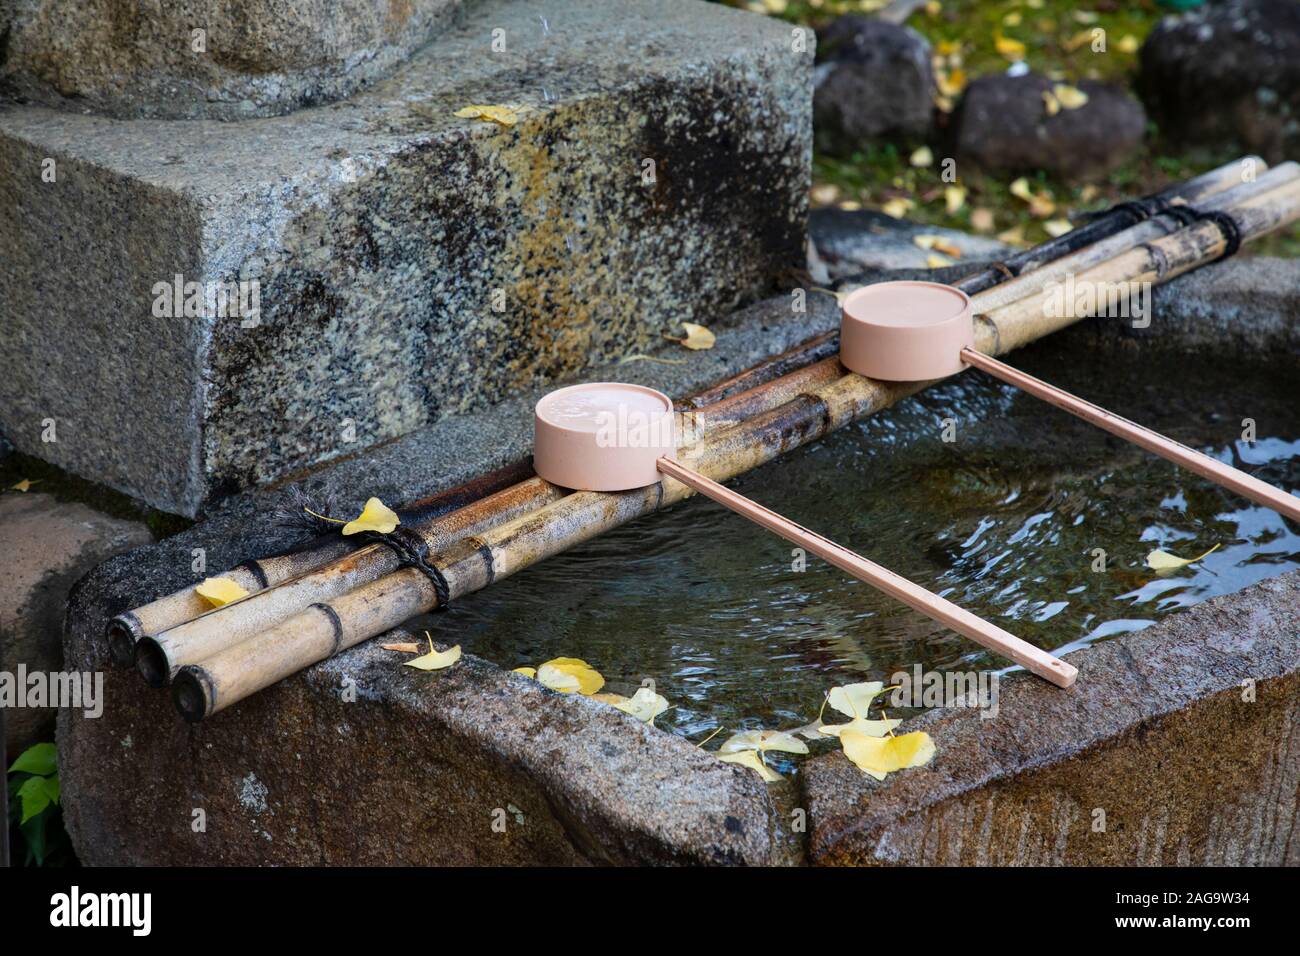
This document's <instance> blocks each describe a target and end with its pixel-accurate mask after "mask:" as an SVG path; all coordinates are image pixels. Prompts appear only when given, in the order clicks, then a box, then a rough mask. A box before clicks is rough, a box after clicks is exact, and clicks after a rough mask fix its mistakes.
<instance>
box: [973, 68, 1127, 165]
mask: <svg viewBox="0 0 1300 956" xmlns="http://www.w3.org/2000/svg"><path fill="white" fill-rule="evenodd" d="M1055 85H1056V84H1055V83H1054V82H1053V81H1052V80H1049V79H1048V78H1047V77H1044V76H1040V75H1038V74H1034V73H1029V74H1026V75H1024V76H1015V77H1013V76H1007V75H1005V74H999V75H995V76H982V77H980V78H978V79H976V80H974V81H972V82H971V84H970V85H969V86H968V87H967V88H966V91H965V93H964V94H963V96H962V98H961V102H960V103H959V104H958V107H957V110H956V112H955V113H954V115H953V123H952V128H951V130H952V137H953V146H954V149H955V151H956V153H957V157H958V161H959V162H963V163H965V162H969V163H971V164H973V165H975V166H977V167H979V168H980V169H982V170H984V171H985V172H990V173H1021V172H1032V171H1035V170H1044V171H1047V172H1050V173H1057V174H1059V175H1061V176H1063V177H1065V178H1067V179H1091V178H1094V177H1098V176H1102V175H1104V174H1105V173H1107V172H1109V171H1110V170H1112V169H1114V168H1116V167H1117V166H1120V165H1122V164H1123V163H1124V162H1125V161H1126V160H1127V159H1128V158H1129V157H1130V156H1131V155H1132V154H1133V153H1134V152H1135V151H1136V150H1137V148H1138V147H1139V145H1141V142H1142V137H1143V135H1144V134H1145V132H1146V114H1145V113H1144V112H1143V110H1142V105H1141V104H1140V103H1139V102H1138V101H1137V100H1135V99H1133V98H1132V97H1131V96H1129V95H1128V93H1127V92H1125V90H1124V89H1123V87H1120V86H1118V85H1116V84H1114V83H1102V82H1093V81H1084V82H1082V83H1079V84H1077V86H1078V88H1079V89H1080V90H1082V91H1083V92H1084V93H1087V94H1088V102H1087V103H1086V104H1085V105H1084V106H1082V107H1080V108H1078V109H1072V110H1067V109H1063V110H1061V111H1060V112H1059V113H1057V114H1056V115H1055V116H1048V115H1047V110H1046V106H1045V104H1044V100H1043V93H1044V92H1047V91H1050V90H1051V89H1052V87H1053V86H1055Z"/></svg>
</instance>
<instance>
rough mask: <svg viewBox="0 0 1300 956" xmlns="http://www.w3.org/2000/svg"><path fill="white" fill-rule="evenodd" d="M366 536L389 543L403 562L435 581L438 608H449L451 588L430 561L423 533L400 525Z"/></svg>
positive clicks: (367, 538)
mask: <svg viewBox="0 0 1300 956" xmlns="http://www.w3.org/2000/svg"><path fill="white" fill-rule="evenodd" d="M364 537H365V538H366V540H368V541H377V542H379V543H380V544H386V545H388V546H389V547H390V548H392V549H393V553H394V554H396V555H397V558H398V560H399V561H401V562H402V564H405V565H407V566H409V567H412V568H417V569H419V570H420V571H421V572H423V573H424V576H425V577H427V578H428V579H429V580H430V581H431V582H433V593H434V594H436V595H437V596H438V608H437V610H439V611H445V610H447V605H448V604H450V603H451V588H450V587H449V586H448V584H447V579H446V578H445V577H444V576H443V574H442V572H441V571H439V570H438V568H437V566H436V565H434V564H431V563H430V562H429V542H428V541H426V540H424V536H423V535H422V534H420V533H419V532H418V531H412V530H411V529H410V528H406V527H403V526H401V525H398V527H397V528H395V529H394V530H393V531H391V532H389V533H388V534H381V533H379V532H378V531H367V532H366V533H365V535H364Z"/></svg>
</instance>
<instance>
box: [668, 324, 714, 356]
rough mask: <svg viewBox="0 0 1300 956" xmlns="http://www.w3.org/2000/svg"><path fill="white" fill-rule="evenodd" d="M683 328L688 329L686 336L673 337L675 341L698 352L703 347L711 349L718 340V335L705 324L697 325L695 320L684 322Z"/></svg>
mask: <svg viewBox="0 0 1300 956" xmlns="http://www.w3.org/2000/svg"><path fill="white" fill-rule="evenodd" d="M682 328H683V329H685V330H686V338H684V339H673V341H674V342H678V343H680V344H682V345H684V346H686V347H687V348H688V349H690V350H692V351H695V352H698V351H702V350H703V349H711V348H713V345H714V343H716V342H717V341H718V337H717V336H716V335H714V334H713V333H712V332H710V331H709V330H708V329H707V328H705V327H704V326H702V325H696V324H695V323H694V322H683V323H682Z"/></svg>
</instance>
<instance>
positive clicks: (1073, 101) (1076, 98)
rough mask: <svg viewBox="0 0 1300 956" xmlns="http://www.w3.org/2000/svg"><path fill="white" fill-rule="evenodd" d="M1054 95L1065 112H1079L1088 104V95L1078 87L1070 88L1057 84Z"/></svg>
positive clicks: (1053, 88) (1053, 89) (1063, 84)
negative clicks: (1080, 108)
mask: <svg viewBox="0 0 1300 956" xmlns="http://www.w3.org/2000/svg"><path fill="white" fill-rule="evenodd" d="M1052 95H1053V96H1054V97H1056V101H1057V102H1058V103H1060V104H1061V109H1063V110H1077V109H1078V108H1079V107H1080V106H1086V105H1087V103H1088V94H1087V93H1085V92H1083V90H1081V89H1079V88H1078V87H1077V86H1068V85H1066V84H1065V83H1057V84H1056V85H1055V86H1054V87H1052Z"/></svg>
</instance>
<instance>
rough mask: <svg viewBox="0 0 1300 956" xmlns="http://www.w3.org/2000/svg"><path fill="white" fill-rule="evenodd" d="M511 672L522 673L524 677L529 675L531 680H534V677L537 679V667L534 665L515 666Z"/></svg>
mask: <svg viewBox="0 0 1300 956" xmlns="http://www.w3.org/2000/svg"><path fill="white" fill-rule="evenodd" d="M511 673H514V674H523V675H524V676H525V677H531V678H533V680H536V679H537V668H536V667H516V668H515V669H514V670H513V671H512V672H511Z"/></svg>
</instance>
